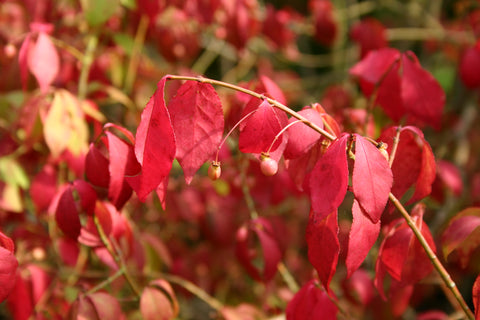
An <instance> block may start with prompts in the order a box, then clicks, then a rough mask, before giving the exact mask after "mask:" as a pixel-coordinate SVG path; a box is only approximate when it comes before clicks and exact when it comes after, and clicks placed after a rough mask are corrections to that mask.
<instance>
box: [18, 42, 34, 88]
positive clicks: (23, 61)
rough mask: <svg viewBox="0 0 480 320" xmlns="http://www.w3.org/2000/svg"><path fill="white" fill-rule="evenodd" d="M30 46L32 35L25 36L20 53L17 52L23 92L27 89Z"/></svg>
mask: <svg viewBox="0 0 480 320" xmlns="http://www.w3.org/2000/svg"><path fill="white" fill-rule="evenodd" d="M31 46H32V35H31V34H30V33H28V34H27V36H26V37H25V40H23V43H22V46H21V47H20V51H19V52H18V64H19V66H20V79H21V81H22V87H23V90H26V89H27V82H28V53H29V52H30V47H31Z"/></svg>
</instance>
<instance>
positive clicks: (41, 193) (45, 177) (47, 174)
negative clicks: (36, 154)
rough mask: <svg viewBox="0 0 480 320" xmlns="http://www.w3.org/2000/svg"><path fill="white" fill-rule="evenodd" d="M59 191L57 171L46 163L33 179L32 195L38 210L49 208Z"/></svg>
mask: <svg viewBox="0 0 480 320" xmlns="http://www.w3.org/2000/svg"><path fill="white" fill-rule="evenodd" d="M56 192H57V173H56V171H55V168H54V167H53V166H52V165H50V164H46V165H45V166H44V167H43V168H42V171H40V172H39V173H38V174H37V175H36V176H35V177H34V178H33V181H32V184H31V186H30V196H31V197H32V201H33V203H34V204H35V207H36V208H37V210H38V212H43V211H45V210H47V209H48V207H49V206H50V203H51V202H52V199H53V197H54V196H55V194H56Z"/></svg>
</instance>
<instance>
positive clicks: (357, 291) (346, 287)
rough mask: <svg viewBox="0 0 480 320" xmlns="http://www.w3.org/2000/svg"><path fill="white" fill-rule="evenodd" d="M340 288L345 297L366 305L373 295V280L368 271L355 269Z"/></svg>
mask: <svg viewBox="0 0 480 320" xmlns="http://www.w3.org/2000/svg"><path fill="white" fill-rule="evenodd" d="M367 220H368V219H367ZM369 221H370V220H369ZM342 288H343V292H344V293H345V295H346V297H347V298H348V299H349V300H350V301H352V302H353V303H355V304H357V305H360V306H366V305H368V304H369V303H370V301H372V299H373V298H374V296H375V287H374V286H373V281H372V279H371V278H370V275H369V272H367V271H365V270H363V269H357V270H356V271H355V272H353V274H352V275H351V276H350V277H349V278H348V279H344V280H343V281H342Z"/></svg>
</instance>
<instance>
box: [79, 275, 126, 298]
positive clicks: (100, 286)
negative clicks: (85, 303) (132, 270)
mask: <svg viewBox="0 0 480 320" xmlns="http://www.w3.org/2000/svg"><path fill="white" fill-rule="evenodd" d="M122 275H123V270H122V269H118V270H117V272H115V273H114V274H112V275H111V276H110V277H108V278H107V279H105V280H104V281H102V282H100V283H99V284H97V285H96V286H95V287H93V288H91V289H90V290H88V291H87V292H85V295H86V296H88V295H89V294H92V293H95V292H97V291H98V290H102V289H103V288H105V287H106V286H108V285H109V284H111V283H112V282H113V281H115V280H116V279H117V278H118V277H121V276H122Z"/></svg>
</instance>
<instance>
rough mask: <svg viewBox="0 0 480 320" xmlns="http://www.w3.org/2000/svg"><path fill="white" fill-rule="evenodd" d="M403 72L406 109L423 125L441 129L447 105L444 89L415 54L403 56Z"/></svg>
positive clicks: (407, 53)
mask: <svg viewBox="0 0 480 320" xmlns="http://www.w3.org/2000/svg"><path fill="white" fill-rule="evenodd" d="M412 60H413V61H412ZM402 71H403V72H402V101H403V104H404V107H405V109H406V110H407V111H408V112H409V114H411V115H413V116H414V117H415V118H417V119H418V120H420V121H422V122H423V123H427V124H430V125H431V126H432V127H434V128H436V129H439V128H440V124H441V119H442V112H443V106H444V105H445V92H444V91H443V89H442V87H441V86H440V84H439V83H438V81H437V80H435V78H434V77H433V76H432V75H431V74H430V73H429V72H427V71H426V70H424V69H423V68H422V67H421V66H420V64H419V63H418V60H417V57H416V56H415V54H414V53H413V52H406V53H405V54H404V55H403V56H402Z"/></svg>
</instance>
